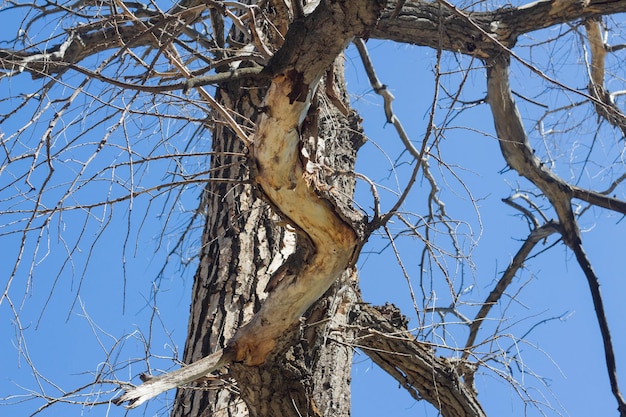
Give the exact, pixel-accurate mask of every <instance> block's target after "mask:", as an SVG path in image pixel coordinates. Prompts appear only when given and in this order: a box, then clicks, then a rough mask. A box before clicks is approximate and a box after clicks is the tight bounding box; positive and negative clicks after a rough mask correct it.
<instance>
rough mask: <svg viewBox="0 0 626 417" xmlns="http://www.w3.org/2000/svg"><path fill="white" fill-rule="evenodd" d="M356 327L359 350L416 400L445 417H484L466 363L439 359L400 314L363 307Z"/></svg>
mask: <svg viewBox="0 0 626 417" xmlns="http://www.w3.org/2000/svg"><path fill="white" fill-rule="evenodd" d="M358 310H359V314H358V316H357V317H356V319H355V324H357V325H358V326H359V329H360V331H359V334H358V339H357V340H356V341H355V342H356V345H357V347H358V348H359V349H361V350H362V351H363V352H364V353H365V354H366V355H367V356H369V357H370V359H372V361H374V363H376V364H377V365H378V366H380V367H381V368H382V369H383V370H384V371H385V372H387V373H388V374H389V375H391V376H392V377H393V378H395V379H396V380H397V381H398V382H399V383H400V385H402V386H403V387H404V388H405V389H406V390H407V391H408V392H409V394H410V395H411V396H412V397H413V398H415V399H416V400H421V399H424V400H426V401H428V402H429V403H431V404H432V405H433V406H435V407H436V408H437V409H439V410H440V411H441V415H442V416H444V417H470V416H471V417H482V416H485V415H486V414H485V412H484V411H483V409H482V407H481V406H480V403H479V401H478V398H477V395H476V392H475V390H474V388H473V387H472V386H471V384H467V380H466V379H464V375H469V374H470V373H472V372H473V371H471V370H470V369H469V368H472V365H471V364H467V361H465V360H460V361H456V362H454V361H451V360H449V359H446V358H442V357H438V356H436V355H435V354H434V352H433V350H432V349H431V348H430V346H429V345H428V344H426V343H422V342H419V341H418V340H416V339H415V337H413V336H412V335H411V334H410V333H409V332H408V331H407V329H406V322H405V321H404V320H402V319H400V320H398V319H399V318H400V313H399V310H398V309H397V308H396V307H394V306H392V305H386V306H383V307H372V306H370V305H368V304H360V306H359V309H358Z"/></svg>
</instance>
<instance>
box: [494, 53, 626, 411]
mask: <svg viewBox="0 0 626 417" xmlns="http://www.w3.org/2000/svg"><path fill="white" fill-rule="evenodd" d="M508 68H509V62H508V57H505V56H502V57H498V58H495V59H493V60H491V61H490V62H489V68H488V71H487V95H488V102H489V105H490V106H491V111H492V113H493V118H494V122H495V128H496V133H497V134H498V138H499V142H500V149H501V151H502V155H503V156H504V158H505V160H506V162H507V163H508V164H509V166H510V167H511V168H513V169H514V170H516V171H517V172H518V173H519V174H520V175H521V176H523V177H525V178H526V179H528V180H529V181H531V182H532V183H533V184H535V185H536V186H537V187H538V188H539V189H540V190H541V191H542V192H543V194H544V195H545V196H546V197H547V198H548V200H550V203H551V204H552V206H553V207H554V209H555V211H556V213H557V216H558V218H559V224H560V227H561V235H562V236H563V241H564V242H565V244H566V245H567V246H568V247H569V248H570V249H572V250H573V251H574V253H575V254H576V259H577V260H578V263H579V265H580V267H581V269H582V270H583V272H584V273H585V276H586V277H587V282H588V284H589V287H590V290H591V297H592V300H593V303H594V307H595V310H596V318H597V320H598V325H599V327H600V332H601V335H602V341H603V343H604V354H605V358H606V364H607V370H608V373H609V379H610V382H611V390H612V392H613V395H614V396H615V399H616V400H617V403H618V407H619V410H620V415H621V416H622V417H625V416H626V403H625V402H624V398H623V397H622V395H621V393H620V390H619V386H618V384H617V375H616V368H615V357H614V350H613V344H612V342H611V335H610V332H609V327H608V323H607V320H606V316H605V313H604V306H603V302H602V297H601V295H600V289H599V284H598V279H597V277H596V275H595V273H594V272H593V269H592V268H591V264H590V262H589V260H588V259H587V257H586V254H585V253H584V251H583V248H582V241H581V238H580V228H579V227H578V224H577V222H576V218H575V217H574V213H573V211H572V207H571V199H572V197H574V196H577V197H579V198H581V197H588V198H589V199H591V198H590V197H589V194H587V195H586V194H584V193H583V192H582V190H580V189H578V190H577V189H576V188H575V187H572V186H571V185H570V184H568V183H567V182H565V181H563V180H562V179H561V178H559V177H558V176H556V175H555V174H554V173H552V172H551V171H550V170H548V169H547V168H546V167H545V166H544V165H543V164H542V163H541V161H540V160H539V159H538V158H537V157H536V156H535V155H534V153H533V151H532V149H531V148H530V145H529V142H528V138H527V136H526V132H525V130H524V126H523V124H522V120H521V117H520V115H519V112H518V111H517V106H516V105H515V102H514V100H513V96H512V94H511V89H510V86H509V81H508ZM576 190H577V191H576ZM599 196H600V195H594V197H596V198H597V200H598V201H599V200H600V199H599V198H598V197H599Z"/></svg>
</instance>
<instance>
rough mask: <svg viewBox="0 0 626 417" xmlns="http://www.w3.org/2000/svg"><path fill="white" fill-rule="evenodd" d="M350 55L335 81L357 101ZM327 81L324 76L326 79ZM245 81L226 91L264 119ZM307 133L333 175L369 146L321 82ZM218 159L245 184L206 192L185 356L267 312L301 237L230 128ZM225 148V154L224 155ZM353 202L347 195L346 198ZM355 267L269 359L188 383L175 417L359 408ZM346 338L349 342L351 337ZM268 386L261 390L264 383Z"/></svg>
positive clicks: (206, 349)
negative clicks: (254, 175)
mask: <svg viewBox="0 0 626 417" xmlns="http://www.w3.org/2000/svg"><path fill="white" fill-rule="evenodd" d="M342 60H343V57H340V58H339V59H337V61H336V65H335V66H334V70H333V73H334V74H336V76H335V77H333V79H334V80H335V83H334V85H333V86H332V87H333V88H335V89H338V90H339V92H340V94H339V95H340V96H341V98H342V99H343V100H342V105H343V106H344V107H345V106H348V105H349V104H348V102H347V95H346V92H345V82H344V80H343V64H342ZM324 82H327V80H326V79H325V80H322V83H324ZM251 87H253V86H250V85H245V84H242V83H241V82H231V83H228V84H224V85H222V87H221V88H220V90H219V92H218V94H217V98H218V99H219V101H220V103H221V104H223V105H224V106H225V107H227V108H229V109H233V110H235V111H236V112H237V113H239V114H240V115H241V116H242V117H241V119H240V120H239V121H240V122H242V121H243V120H246V119H248V120H256V119H257V118H258V115H259V108H261V107H262V106H261V102H262V99H263V96H264V94H265V89H264V88H259V86H258V85H256V86H254V88H251ZM317 91H318V94H317V95H316V97H315V98H314V99H313V100H312V104H311V108H310V110H309V111H308V114H307V117H306V121H305V123H304V124H303V128H302V132H301V136H302V137H303V138H308V139H307V140H305V141H303V146H305V147H306V149H307V151H306V152H307V154H308V155H309V157H310V160H311V162H312V163H314V164H317V165H320V166H321V165H323V166H324V167H326V168H327V169H329V170H332V171H333V172H338V171H341V172H350V171H352V170H353V169H354V163H355V159H356V151H357V149H358V148H359V147H360V146H361V144H362V143H363V136H362V134H361V129H360V127H359V126H358V118H357V116H356V115H355V114H354V113H350V114H348V115H347V116H346V115H344V114H343V113H342V112H341V110H340V109H338V108H337V107H336V106H335V105H333V104H331V101H332V100H331V99H329V98H328V97H327V96H326V95H325V94H324V92H323V91H324V89H323V88H318V90H317ZM213 150H214V152H216V156H215V157H214V158H213V160H212V162H211V165H212V166H211V168H219V171H217V172H216V174H215V175H216V176H217V177H219V178H232V179H236V180H237V181H238V182H240V184H239V185H235V186H232V185H227V184H225V183H221V184H220V183H211V184H209V185H208V186H207V188H206V191H205V199H206V208H207V221H206V227H205V230H204V234H203V245H202V252H201V257H200V259H201V261H200V266H199V268H198V272H197V274H196V278H195V281H194V288H193V298H192V305H191V316H190V322H189V323H190V324H189V334H188V338H187V345H186V347H185V353H184V357H183V361H184V362H185V363H192V362H195V361H197V360H199V359H200V358H202V357H205V356H207V355H209V354H211V353H214V352H215V351H217V350H219V349H223V348H226V346H227V342H228V341H229V340H230V339H231V338H232V336H233V335H234V334H235V332H236V331H237V329H238V328H239V327H240V326H241V325H242V324H244V323H246V322H247V321H249V320H250V318H251V317H252V316H253V315H254V314H255V313H256V312H257V311H258V310H259V307H260V305H261V303H262V302H263V301H264V300H265V298H266V292H265V289H266V287H267V286H268V284H269V286H270V287H271V286H272V285H274V284H273V283H270V282H269V281H270V278H271V277H272V276H273V275H274V274H275V273H276V272H277V270H278V269H280V268H283V269H284V268H285V267H284V265H288V264H289V263H291V262H295V261H299V259H298V258H293V256H292V255H293V254H294V253H296V251H297V250H298V241H299V239H300V238H299V237H298V236H297V233H296V232H295V231H294V229H293V228H291V227H288V228H286V227H284V225H283V224H284V222H283V221H281V219H280V218H279V217H278V216H277V215H275V214H274V213H273V211H272V209H271V207H270V206H269V205H268V204H267V203H266V202H265V201H264V200H263V199H262V198H260V196H259V194H258V192H255V190H254V189H253V187H251V186H250V185H247V184H244V183H245V182H246V181H247V180H248V179H249V172H248V170H247V168H246V164H245V163H244V162H245V161H243V160H242V159H241V158H236V157H232V156H227V155H228V154H229V153H231V152H235V153H237V152H241V151H242V150H243V144H242V143H241V142H240V141H239V140H238V139H237V138H236V137H235V135H234V134H233V133H232V132H231V131H230V130H229V129H228V128H225V127H218V128H217V129H216V130H215V131H214V134H213ZM220 152H225V153H227V154H225V155H224V156H222V155H220ZM329 180H330V181H331V182H330V183H329V184H328V186H329V188H330V187H336V188H337V190H338V191H339V192H340V194H341V195H344V196H346V197H347V198H351V196H352V194H353V192H354V184H355V182H354V177H351V176H348V177H346V176H342V175H334V176H332V178H329ZM344 203H345V204H348V202H344ZM355 279H356V278H355V276H354V271H352V270H350V271H347V272H346V273H344V274H343V275H342V276H341V278H340V279H339V280H338V281H337V282H336V284H335V285H333V287H332V288H331V289H330V290H329V291H328V292H327V294H326V295H325V297H323V298H322V299H320V300H319V301H318V302H317V303H316V304H315V305H314V306H313V307H311V309H310V310H309V311H308V312H307V314H306V320H304V321H302V322H301V323H299V324H298V325H296V326H292V327H291V329H290V330H289V331H288V332H287V333H286V334H285V335H284V337H282V338H281V340H280V341H279V342H278V347H277V348H276V349H275V350H274V352H273V353H272V354H271V355H270V356H269V357H268V358H266V360H265V362H264V363H263V364H262V365H261V366H254V367H250V366H247V365H245V364H239V363H235V364H232V365H231V366H229V367H227V368H225V369H222V371H221V372H220V374H221V375H220V376H219V377H217V376H216V377H212V378H210V379H206V380H205V381H200V382H198V383H195V384H193V386H190V387H184V388H179V390H178V392H177V395H176V400H175V404H174V409H173V411H172V414H171V415H172V416H173V417H174V416H175V417H183V416H189V417H192V416H194V417H195V416H204V415H217V416H220V415H228V416H246V415H251V416H267V415H281V416H298V415H333V416H335V415H336V416H342V415H343V416H347V415H349V413H350V374H351V363H352V349H351V348H350V347H349V346H348V345H347V344H346V343H345V340H349V339H352V336H350V333H348V334H346V332H345V328H346V326H345V325H346V324H347V322H348V320H349V315H350V313H351V308H352V306H353V305H354V302H355V300H356V296H355V292H354V289H353V285H355V283H354V281H355ZM342 342H343V343H342ZM260 387H262V388H260Z"/></svg>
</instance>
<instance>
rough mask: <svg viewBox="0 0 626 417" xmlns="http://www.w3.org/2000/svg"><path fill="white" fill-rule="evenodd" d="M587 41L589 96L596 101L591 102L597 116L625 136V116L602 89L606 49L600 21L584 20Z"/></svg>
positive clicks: (593, 19)
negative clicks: (589, 60) (589, 59)
mask: <svg viewBox="0 0 626 417" xmlns="http://www.w3.org/2000/svg"><path fill="white" fill-rule="evenodd" d="M585 30H586V32H587V40H588V41H589V47H590V49H591V63H590V64H589V66H590V67H591V68H588V71H589V86H588V90H589V94H590V95H591V96H592V97H593V98H595V99H596V100H597V102H595V101H594V102H593V105H594V108H595V110H596V113H598V116H600V117H602V118H603V119H604V120H606V121H607V122H609V123H610V124H611V125H612V126H614V127H616V128H618V129H620V130H621V131H622V135H624V136H626V115H624V113H622V111H621V110H620V109H619V108H618V107H617V105H616V104H615V102H614V101H613V97H612V96H611V94H610V93H609V92H608V91H607V90H606V88H605V87H604V60H605V57H606V52H607V51H606V47H605V44H604V40H603V39H602V31H601V30H600V20H599V19H597V18H589V19H585Z"/></svg>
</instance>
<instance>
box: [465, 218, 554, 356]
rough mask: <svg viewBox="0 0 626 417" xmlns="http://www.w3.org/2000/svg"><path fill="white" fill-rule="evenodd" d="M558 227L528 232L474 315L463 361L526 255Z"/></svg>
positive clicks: (552, 224) (551, 225)
mask: <svg viewBox="0 0 626 417" xmlns="http://www.w3.org/2000/svg"><path fill="white" fill-rule="evenodd" d="M558 227H559V225H558V223H556V222H553V221H552V222H548V223H546V224H544V225H543V226H540V227H537V228H535V229H534V230H533V231H532V232H530V235H528V237H527V238H526V240H525V241H524V244H523V245H522V247H521V248H520V249H519V250H518V251H517V253H516V254H515V256H514V257H513V260H511V263H510V264H509V266H508V267H507V268H506V270H505V271H504V273H503V274H502V277H500V280H499V281H498V283H497V284H496V286H495V287H494V289H493V290H491V293H489V296H488V297H487V299H486V300H485V302H484V303H483V305H482V307H481V308H480V310H479V311H478V313H477V314H476V317H474V320H472V322H471V324H470V326H469V336H468V337H467V342H466V343H465V350H464V352H463V359H467V358H468V356H469V355H470V348H471V347H472V346H474V342H475V341H476V337H477V336H478V331H479V330H480V326H481V325H482V323H483V320H484V319H485V318H486V317H487V315H488V314H489V311H491V308H492V307H493V306H495V305H496V304H497V303H498V301H499V300H500V297H502V294H504V291H506V288H507V287H508V286H509V285H510V284H511V282H512V281H513V278H514V277H515V274H517V271H518V270H519V269H520V268H521V267H522V266H523V265H524V261H526V258H528V255H530V252H531V251H532V250H533V248H534V247H535V245H537V243H539V242H540V241H542V240H543V239H545V238H546V237H548V236H550V235H551V234H552V233H554V232H557V231H558Z"/></svg>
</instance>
